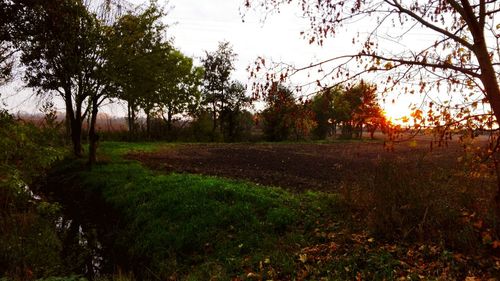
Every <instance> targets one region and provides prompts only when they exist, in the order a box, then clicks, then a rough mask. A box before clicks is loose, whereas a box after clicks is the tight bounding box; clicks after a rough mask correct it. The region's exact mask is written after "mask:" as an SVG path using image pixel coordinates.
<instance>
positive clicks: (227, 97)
mask: <svg viewBox="0 0 500 281" xmlns="http://www.w3.org/2000/svg"><path fill="white" fill-rule="evenodd" d="M235 59H236V54H235V53H234V50H233V48H232V46H231V45H230V44H229V42H219V46H218V48H217V50H216V51H214V52H208V51H207V52H206V53H205V58H203V59H202V63H203V67H204V69H205V75H204V78H203V91H202V93H203V103H204V104H205V105H206V106H207V109H209V110H210V111H211V113H212V136H213V137H215V135H216V129H217V127H218V126H219V129H220V130H219V131H220V133H221V134H222V136H223V138H224V140H225V141H235V140H238V139H240V137H241V134H243V131H242V130H243V129H245V128H244V127H245V125H244V124H243V123H242V122H245V120H243V119H242V117H244V116H245V113H244V112H243V110H244V109H245V108H248V107H249V106H250V102H251V100H250V99H249V98H247V97H246V96H245V93H246V88H245V86H244V85H243V84H241V83H240V82H238V81H231V73H232V71H233V70H234V61H235ZM214 140H215V139H212V141H214Z"/></svg>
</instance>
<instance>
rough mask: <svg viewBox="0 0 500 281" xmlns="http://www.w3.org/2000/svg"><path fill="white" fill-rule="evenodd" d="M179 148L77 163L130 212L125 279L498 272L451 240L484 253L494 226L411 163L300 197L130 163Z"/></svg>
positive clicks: (94, 186) (120, 231)
mask: <svg viewBox="0 0 500 281" xmlns="http://www.w3.org/2000/svg"><path fill="white" fill-rule="evenodd" d="M174 146H175V144H162V143H118V142H104V143H102V145H101V147H100V151H101V155H100V158H101V159H103V160H104V161H101V162H100V163H99V164H97V165H96V166H94V167H93V168H92V170H88V169H83V170H80V169H79V164H75V163H73V164H71V165H74V167H73V173H75V172H76V173H77V175H78V178H79V179H80V180H79V181H80V184H81V185H82V186H83V188H84V189H85V190H87V191H90V192H92V193H95V194H99V196H100V197H102V198H103V200H104V201H105V202H106V204H107V205H109V206H110V207H111V208H112V209H113V210H115V211H116V212H117V213H118V214H119V216H120V223H119V227H118V228H117V229H116V232H115V233H114V234H113V235H115V236H114V239H115V242H114V244H113V247H116V248H119V249H120V250H118V251H117V252H118V253H121V254H123V255H124V256H126V257H124V258H122V259H121V260H122V261H124V260H125V263H124V264H120V266H123V267H125V268H124V270H125V271H127V272H126V273H125V274H124V275H120V276H122V277H120V278H121V279H125V280H130V279H134V278H137V279H139V280H157V279H161V280H163V279H169V278H170V279H180V280H246V279H248V280H252V279H255V280H271V279H272V280H292V279H296V280H320V279H322V278H323V279H324V280H353V279H357V278H361V279H363V280H366V279H368V280H392V279H397V278H400V277H407V279H408V280H417V279H421V276H425V277H426V278H427V277H428V278H437V279H464V278H465V277H466V276H467V275H469V274H478V275H482V276H496V275H495V274H498V268H496V267H495V266H494V262H495V260H494V259H490V258H488V257H487V258H486V259H483V258H476V257H475V258H469V257H466V256H463V255H462V254H461V253H460V252H453V251H450V248H449V247H448V246H449V245H451V246H453V243H450V237H451V236H450V235H449V234H450V233H457V235H460V237H458V238H453V237H452V238H451V239H455V240H459V239H462V238H465V239H466V240H467V241H465V242H464V243H465V244H470V245H471V246H472V247H476V248H478V249H483V248H484V245H482V244H481V242H480V241H479V242H478V237H479V239H481V238H480V237H481V233H484V229H474V228H472V226H471V225H472V224H462V223H461V219H462V217H461V213H460V212H458V213H457V211H461V210H462V209H460V208H462V207H463V205H461V203H460V202H462V201H463V199H462V198H461V197H460V198H458V199H457V200H455V198H453V197H451V195H453V194H454V193H453V190H449V188H450V187H452V186H451V185H450V180H449V178H448V176H447V175H446V174H445V175H442V176H438V177H437V178H436V173H433V175H435V176H434V177H428V176H427V175H423V174H422V175H420V177H415V176H414V174H412V171H413V170H408V167H407V166H405V167H403V169H405V171H407V172H404V173H403V172H402V170H401V167H400V165H397V164H393V163H385V164H384V163H382V164H383V165H382V166H380V167H378V168H379V169H381V170H380V172H379V173H377V175H378V176H377V177H375V178H369V179H368V178H367V179H364V178H363V180H362V181H360V182H358V183H355V184H356V185H358V186H356V187H355V188H358V187H359V189H358V190H359V191H360V193H352V194H351V193H349V194H342V195H338V194H327V193H319V192H311V191H308V192H304V193H300V194H297V193H291V192H288V191H285V190H283V189H280V188H275V187H266V186H260V185H256V184H253V183H249V182H245V181H237V180H228V179H223V178H217V177H209V176H201V175H193V174H176V173H171V174H163V173H160V172H155V171H152V170H149V169H147V168H145V167H144V166H142V165H141V164H140V163H138V162H136V161H132V160H126V159H124V157H123V156H124V155H125V154H126V153H129V152H132V151H144V152H152V151H155V150H157V149H165V148H168V147H174ZM417 168H418V167H417ZM429 170H432V169H429ZM415 171H416V172H417V173H421V169H415ZM424 177H425V178H426V179H424ZM361 178H362V177H361ZM353 184H354V183H353ZM460 184H463V182H460ZM365 197H367V198H365ZM465 197H467V196H466V195H465ZM456 202H459V203H460V204H455V203H456ZM90 207H92V206H90ZM457 221H458V224H457ZM471 223H476V221H475V220H474V221H471ZM464 226H465V227H467V228H464ZM461 230H463V231H464V232H463V233H462V232H460V231H461ZM434 232H436V233H434ZM464 233H465V234H464ZM427 234H428V235H427ZM448 236H450V237H448ZM455 240H453V241H455ZM453 241H451V242H453ZM464 243H458V244H457V245H459V246H454V247H455V248H457V247H462V246H461V245H462V244H464ZM410 254H411V255H410ZM457 257H459V258H457ZM428 267H432V269H433V271H432V272H430V271H428ZM119 272H122V271H119ZM124 276H125V277H124ZM120 278H119V279H120ZM235 278H237V279H235Z"/></svg>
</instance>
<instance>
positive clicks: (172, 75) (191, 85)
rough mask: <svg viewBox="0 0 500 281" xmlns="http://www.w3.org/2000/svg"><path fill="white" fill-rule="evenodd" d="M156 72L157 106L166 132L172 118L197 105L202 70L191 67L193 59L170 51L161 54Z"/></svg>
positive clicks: (175, 51)
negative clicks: (157, 85) (165, 125)
mask: <svg viewBox="0 0 500 281" xmlns="http://www.w3.org/2000/svg"><path fill="white" fill-rule="evenodd" d="M160 65H161V67H160V71H158V73H157V75H158V83H159V90H158V106H159V112H160V113H161V116H162V118H163V120H165V123H166V124H167V130H168V132H171V130H172V122H173V117H174V115H176V114H180V113H183V112H186V111H188V110H189V107H190V106H192V105H195V104H196V103H198V100H199V96H200V93H199V86H200V85H201V79H202V78H203V69H202V68H201V67H195V66H194V65H193V59H191V58H189V57H186V56H184V55H183V54H182V53H181V52H180V51H178V50H175V49H171V50H167V51H166V52H164V53H163V56H162V59H161V61H160Z"/></svg>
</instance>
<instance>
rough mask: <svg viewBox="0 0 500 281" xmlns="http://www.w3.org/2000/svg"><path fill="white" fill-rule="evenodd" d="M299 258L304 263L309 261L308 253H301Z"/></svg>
mask: <svg viewBox="0 0 500 281" xmlns="http://www.w3.org/2000/svg"><path fill="white" fill-rule="evenodd" d="M299 260H300V261H301V262H302V263H306V261H307V254H300V255H299Z"/></svg>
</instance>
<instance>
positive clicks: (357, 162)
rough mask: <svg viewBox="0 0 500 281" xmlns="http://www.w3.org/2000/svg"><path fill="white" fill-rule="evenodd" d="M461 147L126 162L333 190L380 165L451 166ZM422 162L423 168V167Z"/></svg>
mask: <svg viewBox="0 0 500 281" xmlns="http://www.w3.org/2000/svg"><path fill="white" fill-rule="evenodd" d="M462 151H463V149H462V147H460V146H459V145H458V143H456V142H450V143H449V144H448V145H447V146H444V145H443V146H442V147H437V146H436V145H434V148H433V150H432V151H431V148H430V141H429V139H427V138H424V137H421V138H419V139H417V140H412V141H407V142H402V143H398V144H396V145H395V146H394V149H389V148H388V147H386V146H385V145H384V143H383V142H382V141H363V142H362V141H355V142H336V143H258V144H247V143H244V144H179V145H175V146H169V147H167V148H162V149H160V150H158V151H155V152H138V153H129V154H128V155H127V158H128V159H135V160H139V161H141V162H143V163H145V164H146V165H147V166H148V167H151V168H153V169H156V170H160V171H166V172H186V173H195V174H205V175H214V176H222V177H228V178H234V179H245V180H248V181H252V182H255V183H259V184H263V185H273V186H280V187H283V188H286V189H289V190H293V191H304V190H317V191H327V192H336V191H338V187H339V185H340V184H341V183H342V182H352V181H355V180H357V179H358V178H360V177H363V178H366V177H371V176H374V173H375V172H376V169H374V167H376V166H377V165H378V164H380V162H383V161H397V162H398V163H399V164H401V165H403V167H404V166H406V167H407V168H408V169H410V168H412V167H413V168H415V166H419V168H420V169H423V168H424V167H425V168H427V169H428V168H431V169H435V168H436V167H441V168H443V169H450V168H452V167H455V166H456V159H457V158H458V157H459V156H460V155H461V154H460V153H461V152H462ZM424 163H425V165H423V164H424Z"/></svg>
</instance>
